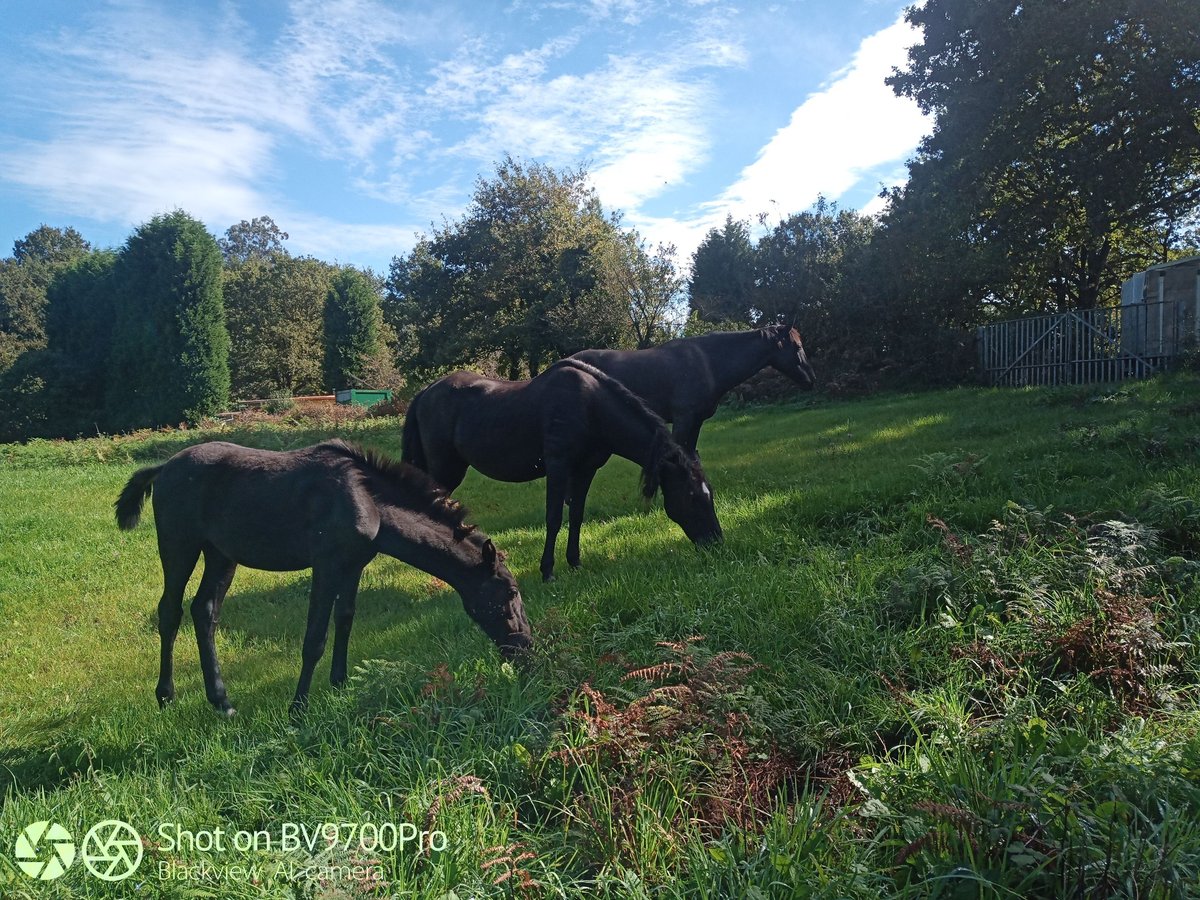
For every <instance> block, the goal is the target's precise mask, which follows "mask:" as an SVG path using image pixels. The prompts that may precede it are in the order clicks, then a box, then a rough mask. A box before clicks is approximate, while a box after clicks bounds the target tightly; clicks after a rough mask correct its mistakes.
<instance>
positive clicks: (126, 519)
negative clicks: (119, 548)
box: [113, 463, 166, 531]
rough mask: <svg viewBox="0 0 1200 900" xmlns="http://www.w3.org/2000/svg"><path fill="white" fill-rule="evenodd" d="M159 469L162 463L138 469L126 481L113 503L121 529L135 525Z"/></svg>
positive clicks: (126, 529)
mask: <svg viewBox="0 0 1200 900" xmlns="http://www.w3.org/2000/svg"><path fill="white" fill-rule="evenodd" d="M163 465H166V463H163ZM161 471H162V465H158V466H147V467H146V468H145V469H138V470H137V471H136V472H134V473H133V477H131V478H130V479H129V481H128V483H126V485H125V487H124V489H123V490H122V491H121V496H119V497H117V502H116V503H114V504H113V506H115V507H116V509H117V527H118V528H120V529H121V530H122V531H129V530H131V529H133V528H136V527H137V523H138V520H139V519H141V517H142V504H143V503H145V502H146V498H147V497H149V496H150V489H151V486H152V485H153V484H154V479H155V478H157V477H158V473H159V472H161Z"/></svg>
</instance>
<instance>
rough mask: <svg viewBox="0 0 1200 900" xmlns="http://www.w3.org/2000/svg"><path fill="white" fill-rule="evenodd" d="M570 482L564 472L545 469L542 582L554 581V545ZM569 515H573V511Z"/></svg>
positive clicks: (549, 468)
mask: <svg viewBox="0 0 1200 900" xmlns="http://www.w3.org/2000/svg"><path fill="white" fill-rule="evenodd" d="M570 480H571V477H570V475H568V474H567V472H566V471H565V470H562V469H559V468H551V467H549V466H547V467H546V546H545V547H543V548H542V581H553V580H554V545H555V543H556V542H557V541H558V532H559V530H560V529H561V528H562V518H563V501H565V500H566V498H567V487H568V485H569V483H570ZM580 508H582V506H581V507H580ZM571 514H572V515H574V514H575V510H574V509H572V510H571Z"/></svg>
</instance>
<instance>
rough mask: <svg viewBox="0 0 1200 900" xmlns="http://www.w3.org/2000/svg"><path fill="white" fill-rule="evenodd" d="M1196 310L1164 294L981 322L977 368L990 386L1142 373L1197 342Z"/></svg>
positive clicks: (1199, 330) (1139, 375) (1104, 378)
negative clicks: (1146, 300) (1143, 300)
mask: <svg viewBox="0 0 1200 900" xmlns="http://www.w3.org/2000/svg"><path fill="white" fill-rule="evenodd" d="M1195 309H1196V306H1195V304H1190V303H1181V302H1179V301H1175V300H1168V301H1165V302H1160V303H1134V304H1130V305H1128V306H1110V307H1101V308H1099V309H1082V310H1076V311H1074V312H1066V313H1055V314H1054V315H1046V316H1030V317H1028V318H1024V319H1012V320H1010V321H1008V322H997V323H996V324H995V325H984V326H983V327H981V328H980V329H979V331H978V333H977V338H978V348H979V364H980V369H981V370H982V371H983V373H984V375H985V377H986V378H987V381H988V383H989V384H995V385H1008V386H1014V387H1015V386H1022V385H1054V384H1085V383H1089V382H1096V381H1121V380H1123V379H1126V378H1144V377H1146V376H1147V375H1152V374H1154V373H1155V372H1158V371H1161V370H1162V369H1163V368H1164V367H1165V366H1166V365H1167V364H1168V363H1169V362H1170V360H1171V359H1172V358H1173V357H1175V356H1177V355H1178V354H1179V353H1180V352H1181V351H1182V350H1183V349H1184V348H1185V347H1188V346H1195V345H1196V344H1197V343H1198V342H1200V317H1198V316H1197V315H1196V312H1195Z"/></svg>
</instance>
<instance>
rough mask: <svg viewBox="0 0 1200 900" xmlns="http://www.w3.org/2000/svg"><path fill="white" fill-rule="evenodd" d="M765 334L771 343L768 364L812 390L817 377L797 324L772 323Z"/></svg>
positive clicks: (806, 388)
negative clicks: (805, 350)
mask: <svg viewBox="0 0 1200 900" xmlns="http://www.w3.org/2000/svg"><path fill="white" fill-rule="evenodd" d="M763 336H764V338H766V340H767V341H768V342H769V343H770V344H771V354H770V357H769V360H768V365H770V366H771V368H773V369H775V370H776V371H778V372H782V373H783V374H784V375H786V376H787V377H788V378H790V379H792V381H794V382H796V384H798V385H800V386H801V387H802V388H804V389H805V390H809V391H811V390H812V389H813V384H814V383H815V380H816V377H815V375H814V374H813V367H812V366H811V365H810V364H809V362H808V356H807V354H805V352H804V344H803V343H802V342H801V340H800V332H799V331H797V330H796V326H795V325H772V326H771V327H770V328H765V329H763Z"/></svg>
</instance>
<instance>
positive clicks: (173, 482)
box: [115, 441, 532, 715]
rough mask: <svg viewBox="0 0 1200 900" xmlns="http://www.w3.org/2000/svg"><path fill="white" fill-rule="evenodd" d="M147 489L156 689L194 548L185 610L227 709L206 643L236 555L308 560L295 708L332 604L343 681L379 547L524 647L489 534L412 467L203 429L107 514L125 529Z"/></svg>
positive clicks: (266, 565) (332, 676)
mask: <svg viewBox="0 0 1200 900" xmlns="http://www.w3.org/2000/svg"><path fill="white" fill-rule="evenodd" d="M151 490H153V492H154V518H155V524H156V526H157V529H158V555H159V559H160V561H161V562H162V568H163V581H164V587H163V594H162V599H161V600H160V601H159V603H158V630H159V634H160V635H161V637H162V657H161V663H160V668H159V677H158V689H157V691H156V694H157V696H158V702H159V704H160V705H165V704H166V703H168V702H169V701H171V700H173V699H174V698H175V681H174V673H173V668H174V665H173V661H172V653H173V651H174V646H175V635H176V633H177V632H178V630H179V621H180V619H181V618H182V617H183V591H184V588H186V587H187V582H188V578H190V577H191V574H192V570H193V569H195V567H196V561H197V560H198V559H199V557H200V554H201V553H203V554H204V575H203V577H202V578H201V580H200V588H199V590H197V592H196V597H195V599H194V600H193V601H192V621H193V622H195V625H196V643H197V645H198V646H199V648H200V666H201V668H202V669H203V672H204V689H205V692H206V693H207V695H208V699H209V702H210V703H212V704H213V706H215V707H216V708H217V709H218V710H220V711H221V712H223V713H225V714H226V715H232V714H233V712H234V710H233V707H232V705H231V704H230V702H229V698H228V697H227V696H226V694H225V684H224V682H223V681H222V680H221V669H220V666H219V665H218V664H217V651H216V646H215V644H214V641H213V636H214V633H215V632H216V628H217V621H218V619H219V618H220V615H221V604H222V602H223V601H224V599H225V594H226V592H227V591H228V590H229V585H230V584H231V583H232V581H233V574H234V570H235V569H236V568H237V567H238V565H244V566H249V567H250V568H253V569H268V570H270V571H275V572H287V571H294V570H297V569H307V568H309V567H311V568H312V570H313V571H312V592H311V596H310V598H309V603H308V629H307V631H306V632H305V635H304V652H303V657H302V658H303V665H302V666H301V669H300V683H299V684H298V685H297V686H296V696H295V699H294V700H293V701H292V708H293V710H296V711H298V710H300V709H302V708H303V707H304V704H305V701H306V700H307V697H308V689H309V685H310V684H311V682H312V675H313V669H314V668H315V667H316V665H317V661H318V660H319V659H320V658H321V654H322V653H323V652H324V651H325V637H326V633H327V632H328V630H329V615H330V612H331V610H332V611H333V613H334V616H333V620H334V641H333V666H332V669H331V670H330V673H329V680H330V682H331V683H332V684H333V685H335V686H337V685H340V684H342V683H343V682H344V681H345V680H346V646H347V644H348V642H349V639H350V625H351V623H352V622H353V620H354V601H355V597H356V596H357V594H358V582H359V578H360V577H361V575H362V570H363V568H364V567H365V566H366V565H367V563H369V562H370V561H371V560H372V559H373V558H374V557H375V555H376V554H377V553H385V554H387V555H388V556H394V557H395V558H396V559H399V560H402V561H404V562H406V563H408V564H409V565H411V566H415V567H416V568H418V569H422V570H423V571H426V572H429V573H430V574H432V575H434V576H436V577H438V578H440V579H442V580H443V581H445V582H446V583H447V584H449V585H451V586H452V587H453V588H454V589H455V590H456V591H458V593H459V594H460V595H461V596H462V599H463V606H464V607H465V608H466V611H467V614H468V615H469V616H471V618H473V619H474V620H475V621H476V622H477V623H478V624H479V626H480V627H481V628H482V629H483V630H484V632H486V633H487V635H488V637H490V638H491V639H492V640H493V641H494V642H495V643H496V645H497V647H499V649H500V654H501V656H503V657H504V658H505V659H511V658H513V657H514V655H515V654H516V653H517V652H518V651H522V650H525V649H527V648H529V647H530V646H532V639H531V637H530V631H529V622H528V620H527V619H526V618H525V608H524V605H523V604H522V602H521V594H520V592H519V591H518V590H517V582H516V580H515V579H514V578H513V576H512V574H511V573H510V572H509V571H508V569H507V568H506V567H505V566H504V563H503V555H502V554H500V553H499V552H498V551H497V550H496V545H495V544H493V543H492V542H491V540H490V539H489V538H488V537H487V536H486V535H485V534H483V533H482V532H480V531H478V530H476V529H475V528H474V526H471V525H467V524H464V521H463V520H464V518H465V516H466V510H465V509H464V508H463V507H462V506H461V505H460V504H458V503H457V502H455V501H453V500H450V499H449V498H448V497H447V496H446V493H445V492H444V491H443V490H442V489H441V488H439V487H438V486H437V485H436V484H435V483H434V482H433V480H432V479H430V478H429V477H428V476H427V475H425V474H424V473H423V472H419V471H417V470H416V469H414V468H413V467H411V466H407V465H405V464H403V463H399V462H394V461H389V460H387V459H385V458H383V457H381V456H378V455H376V454H373V453H368V452H365V451H363V450H361V449H359V448H358V447H355V446H352V445H350V444H346V443H343V442H341V441H329V442H327V443H323V444H318V445H316V446H315V447H306V448H305V449H303V450H292V451H289V452H283V453H279V452H275V451H271V450H252V449H250V448H247V447H239V446H238V445H236V444H227V443H224V442H221V441H214V442H212V443H207V444H198V445H196V446H194V447H189V448H187V449H186V450H181V451H179V452H178V453H176V454H175V455H174V456H173V457H171V458H170V459H169V460H167V461H166V462H165V463H163V464H161V465H158V466H150V467H149V468H145V469H139V470H138V471H137V472H135V473H134V474H133V477H132V478H130V479H129V482H128V484H126V485H125V489H124V490H122V491H121V495H120V497H118V498H117V502H116V504H115V506H116V511H117V525H118V526H119V527H120V528H121V529H122V530H124V531H128V530H129V529H131V528H134V527H135V526H136V525H137V523H138V519H139V518H140V517H141V510H142V504H143V502H144V501H145V499H146V496H147V495H148V494H150V492H151Z"/></svg>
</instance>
